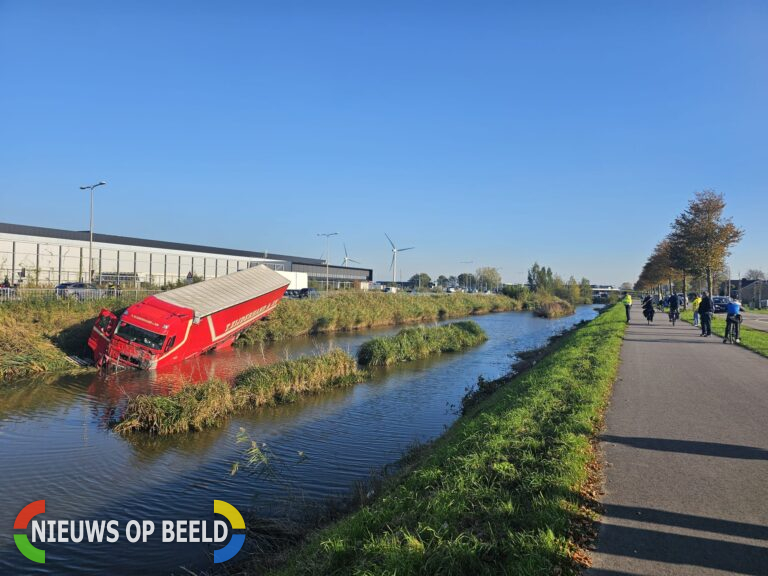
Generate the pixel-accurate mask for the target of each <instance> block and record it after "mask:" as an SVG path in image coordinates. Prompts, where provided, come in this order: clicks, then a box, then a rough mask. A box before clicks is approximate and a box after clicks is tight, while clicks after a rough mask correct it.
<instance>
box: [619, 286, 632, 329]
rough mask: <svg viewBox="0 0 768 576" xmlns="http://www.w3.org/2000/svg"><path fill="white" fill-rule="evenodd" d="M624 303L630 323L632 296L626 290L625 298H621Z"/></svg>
mask: <svg viewBox="0 0 768 576" xmlns="http://www.w3.org/2000/svg"><path fill="white" fill-rule="evenodd" d="M621 302H622V304H624V310H626V311H627V324H629V311H630V310H631V309H632V296H630V295H629V292H624V298H622V299H621Z"/></svg>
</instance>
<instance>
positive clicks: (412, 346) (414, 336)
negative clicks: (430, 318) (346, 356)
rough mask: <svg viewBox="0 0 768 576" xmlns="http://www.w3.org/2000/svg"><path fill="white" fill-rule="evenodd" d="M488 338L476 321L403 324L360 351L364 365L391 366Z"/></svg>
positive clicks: (358, 353) (367, 344)
mask: <svg viewBox="0 0 768 576" xmlns="http://www.w3.org/2000/svg"><path fill="white" fill-rule="evenodd" d="M487 339H488V336H486V334H485V332H484V331H483V329H482V328H480V326H479V325H478V324H477V322H472V321H466V322H454V323H452V324H446V325H443V326H430V327H424V326H418V327H415V328H404V329H403V330H400V332H398V333H397V334H395V335H394V336H384V337H381V338H373V339H372V340H368V341H367V342H365V343H364V344H363V345H362V346H361V347H360V349H359V350H358V352H357V360H358V362H359V363H360V365H361V366H390V365H391V364H397V363H400V362H410V361H411V360H417V359H419V358H427V357H428V356H432V355H433V354H441V353H443V352H458V351H459V350H464V349H465V348H469V347H471V346H477V345H478V344H480V343H482V342H485V341H486V340H487Z"/></svg>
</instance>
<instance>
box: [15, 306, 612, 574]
mask: <svg viewBox="0 0 768 576" xmlns="http://www.w3.org/2000/svg"><path fill="white" fill-rule="evenodd" d="M596 315H597V312H595V310H594V308H593V307H592V306H581V307H579V308H578V309H577V311H576V314H575V315H573V316H570V317H567V318H560V319H555V320H546V319H540V318H535V317H533V315H532V314H530V313H527V312H510V313H500V314H491V315H487V316H479V317H475V318H473V320H475V321H476V322H478V323H479V324H480V325H481V326H482V327H483V329H484V330H485V331H486V333H487V334H488V336H489V340H488V342H486V343H485V344H483V345H481V346H478V347H476V348H473V349H471V350H469V351H467V352H463V353H459V354H446V355H442V356H438V357H436V358H432V359H429V360H423V361H417V362H411V363H408V364H403V365H399V366H396V367H393V368H389V369H381V370H379V371H377V372H376V373H375V374H374V375H373V377H372V378H371V380H370V381H368V382H365V383H363V384H359V385H357V386H353V387H350V388H345V389H337V390H332V391H329V392H325V393H322V394H319V395H316V396H309V397H304V398H300V399H299V400H298V401H297V402H296V403H294V404H290V405H285V406H279V407H273V408H267V409H262V410H259V411H256V412H253V413H250V414H247V415H241V416H237V417H234V418H231V419H230V420H229V421H228V422H227V423H226V424H225V425H224V426H222V427H221V428H218V429H213V430H207V431H203V432H198V433H194V434H188V435H178V436H172V437H165V438H150V437H147V436H145V435H133V436H131V437H121V436H119V435H116V434H114V433H112V432H111V431H110V430H109V428H108V423H109V421H110V419H111V418H112V417H113V415H114V413H115V411H119V410H120V409H121V407H122V406H123V404H124V401H125V397H126V395H134V394H137V393H140V392H167V391H170V390H173V389H175V388H177V387H178V386H179V382H181V381H184V380H187V381H195V380H199V379H200V378H202V377H204V376H206V375H215V376H218V377H221V378H231V377H232V376H233V375H234V374H236V373H237V372H239V371H241V370H242V369H243V368H244V367H245V366H247V365H251V364H254V363H271V362H274V361H277V360H281V359H284V358H286V357H295V356H298V355H302V354H315V353H318V352H320V351H322V350H324V349H327V347H328V346H330V345H337V346H340V347H342V348H344V349H347V350H349V352H350V353H352V354H355V353H356V351H357V348H358V346H359V345H360V344H361V343H362V342H364V341H365V340H368V339H369V338H371V337H372V336H374V335H384V334H391V333H395V332H397V330H398V329H397V328H391V329H386V330H371V331H365V332H359V333H353V334H337V335H331V336H321V337H313V338H299V339H294V340H291V341H288V342H283V343H277V344H273V345H270V346H266V347H263V348H262V347H252V348H250V349H233V350H228V351H220V352H216V353H214V354H211V355H209V356H205V357H203V358H201V359H199V360H197V361H193V362H192V363H189V364H188V365H184V366H182V367H181V368H180V370H178V371H175V372H174V373H169V374H153V373H148V372H124V373H119V374H112V375H109V376H106V377H104V376H99V375H96V374H93V373H89V374H85V375H81V376H63V377H62V376H59V377H48V378H37V379H31V380H24V381H18V382H15V383H13V384H10V385H5V386H0V527H2V528H0V574H14V575H16V574H75V573H76V574H118V573H119V574H123V573H124V574H171V573H177V574H178V573H182V570H181V569H180V567H181V566H185V567H190V568H191V569H193V570H204V569H208V568H211V567H212V566H213V564H212V557H211V554H212V550H213V549H214V548H219V547H221V546H222V545H221V544H214V545H212V544H192V543H187V544H182V543H163V542H162V540H161V534H160V521H161V520H178V519H200V520H208V521H209V522H212V521H213V520H214V519H221V517H220V516H214V514H213V500H215V499H216V500H224V501H226V502H229V503H230V504H232V505H233V506H235V507H236V508H238V509H239V510H241V511H246V510H247V511H252V512H254V513H256V514H258V515H259V516H261V517H265V518H284V517H287V516H292V515H295V514H298V513H300V512H301V511H302V510H306V507H307V506H311V505H312V504H318V503H321V502H324V501H326V500H327V499H329V498H334V497H340V496H343V495H345V494H349V493H350V491H351V490H352V489H353V487H354V486H355V485H356V483H359V482H365V481H366V480H367V479H369V478H370V476H371V474H372V473H374V472H375V471H378V470H381V469H382V468H383V467H384V466H386V465H387V464H391V463H393V462H395V461H397V460H398V458H399V457H400V456H401V455H402V454H403V453H404V452H405V451H406V450H407V449H408V448H409V447H411V446H413V445H414V444H415V443H421V442H426V441H429V440H432V439H434V438H435V437H437V436H439V435H440V434H441V433H442V432H443V431H444V430H445V428H446V427H448V426H450V424H451V423H452V422H453V421H454V420H455V419H456V418H457V415H456V406H458V405H459V404H460V401H461V398H462V396H463V395H464V393H465V391H466V388H467V387H469V386H471V385H472V384H473V383H475V382H476V381H477V377H478V376H480V375H483V376H484V377H486V378H495V377H498V376H500V375H502V374H505V373H507V372H508V371H509V368H510V365H511V364H512V363H513V362H514V361H515V353H517V352H520V351H523V350H529V349H532V348H536V347H539V346H541V345H543V344H544V343H545V342H546V341H547V339H548V338H549V337H550V336H552V335H554V334H557V333H560V332H562V331H563V330H565V329H567V328H569V327H571V326H572V325H573V324H575V323H577V322H579V321H581V320H586V319H592V318H594V317H595V316H596ZM241 429H242V430H244V434H245V435H246V436H247V437H248V438H249V439H250V440H253V441H255V442H257V445H258V446H259V449H260V450H261V452H262V453H263V454H265V455H266V456H267V458H268V461H269V465H268V466H264V465H261V466H255V465H251V466H248V465H247V463H246V450H247V448H249V447H250V446H251V444H250V442H238V441H237V440H238V436H240V437H241V438H242V437H243V432H241ZM234 463H238V464H239V470H238V471H237V473H235V474H234V475H232V473H231V471H232V467H233V464H234ZM43 499H44V500H45V503H46V513H45V514H43V515H41V516H38V517H36V518H35V519H37V520H39V519H44V520H80V519H82V520H117V521H119V524H120V531H121V538H120V540H119V541H118V542H117V543H115V544H107V543H101V544H99V543H87V542H83V543H80V544H73V543H71V542H70V543H62V542H57V543H51V542H49V543H47V544H39V543H38V544H37V545H38V546H39V547H41V548H44V549H45V552H46V558H45V564H35V563H33V562H31V561H29V560H27V559H26V558H25V557H23V556H22V555H21V553H20V552H19V551H18V550H17V549H16V546H15V543H14V540H13V533H19V534H20V533H23V532H22V531H21V530H13V529H12V527H13V523H14V519H15V517H16V515H17V514H18V512H19V511H20V510H21V509H22V508H23V507H24V506H26V505H27V504H29V503H30V502H33V501H35V500H43ZM134 519H135V520H151V521H154V522H155V523H156V526H157V530H156V531H155V533H154V534H153V535H152V536H150V538H149V540H148V542H146V543H142V542H141V541H139V542H138V543H135V544H131V543H129V542H127V541H126V539H125V537H124V535H123V531H124V529H125V526H126V524H127V523H128V521H129V520H134ZM28 533H29V532H28Z"/></svg>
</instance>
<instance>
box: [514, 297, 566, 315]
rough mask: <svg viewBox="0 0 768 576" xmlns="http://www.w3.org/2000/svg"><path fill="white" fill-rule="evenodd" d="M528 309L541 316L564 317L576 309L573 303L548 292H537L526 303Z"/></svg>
mask: <svg viewBox="0 0 768 576" xmlns="http://www.w3.org/2000/svg"><path fill="white" fill-rule="evenodd" d="M525 308H526V309H527V310H532V311H533V314H534V315H535V316H539V317H540V318H562V317H563V316H570V315H571V314H573V313H574V312H575V311H576V308H574V306H573V304H571V303H570V302H568V301H567V300H563V299H562V298H558V297H557V296H552V295H551V294H546V293H541V294H539V293H536V294H534V295H532V298H531V300H529V301H527V302H526V304H525Z"/></svg>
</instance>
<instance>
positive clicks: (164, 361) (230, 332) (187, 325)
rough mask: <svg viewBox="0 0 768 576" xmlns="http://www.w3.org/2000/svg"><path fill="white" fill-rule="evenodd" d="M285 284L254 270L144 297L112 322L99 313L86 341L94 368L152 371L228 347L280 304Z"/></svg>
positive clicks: (273, 275)
mask: <svg viewBox="0 0 768 576" xmlns="http://www.w3.org/2000/svg"><path fill="white" fill-rule="evenodd" d="M288 284H289V282H288V280H287V279H286V278H284V277H283V276H281V275H280V274H278V273H277V272H275V271H273V270H270V269H269V268H267V267H266V266H262V265H259V266H256V267H254V268H249V269H248V270H243V271H242V272H235V273H234V274H229V275H227V276H221V277H219V278H214V279H211V280H207V281H205V282H199V283H197V284H190V285H188V286H183V287H181V288H176V289H174V290H169V291H167V292H162V293H160V294H155V295H154V296H148V297H147V298H145V299H144V300H142V301H141V302H137V303H136V304H133V305H131V306H129V307H128V308H126V309H125V311H124V312H123V313H122V314H121V315H120V317H119V318H118V317H117V315H115V314H114V313H112V312H111V311H109V310H106V309H104V310H102V311H101V313H100V314H99V317H98V318H97V319H96V323H95V325H94V326H93V330H92V331H91V335H90V337H89V338H88V347H89V348H90V349H91V350H92V351H93V359H94V362H95V363H96V366H99V367H101V366H106V367H115V368H118V367H126V368H140V369H143V370H154V369H156V368H162V367H165V366H170V365H172V364H176V363H178V362H181V361H182V360H186V359H188V358H193V357H195V356H199V355H200V354H204V353H206V352H209V351H211V350H215V349H217V348H225V347H227V346H231V345H232V342H234V341H235V340H236V339H237V337H238V336H239V335H240V334H241V333H242V332H243V330H245V329H246V328H248V327H249V326H251V325H252V324H253V323H254V322H257V321H258V320H259V319H261V318H263V317H264V316H266V315H267V314H269V313H270V312H271V311H272V310H273V309H274V308H275V307H276V306H277V304H278V302H280V299H281V298H282V296H283V293H284V292H285V289H286V288H287V287H288Z"/></svg>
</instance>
